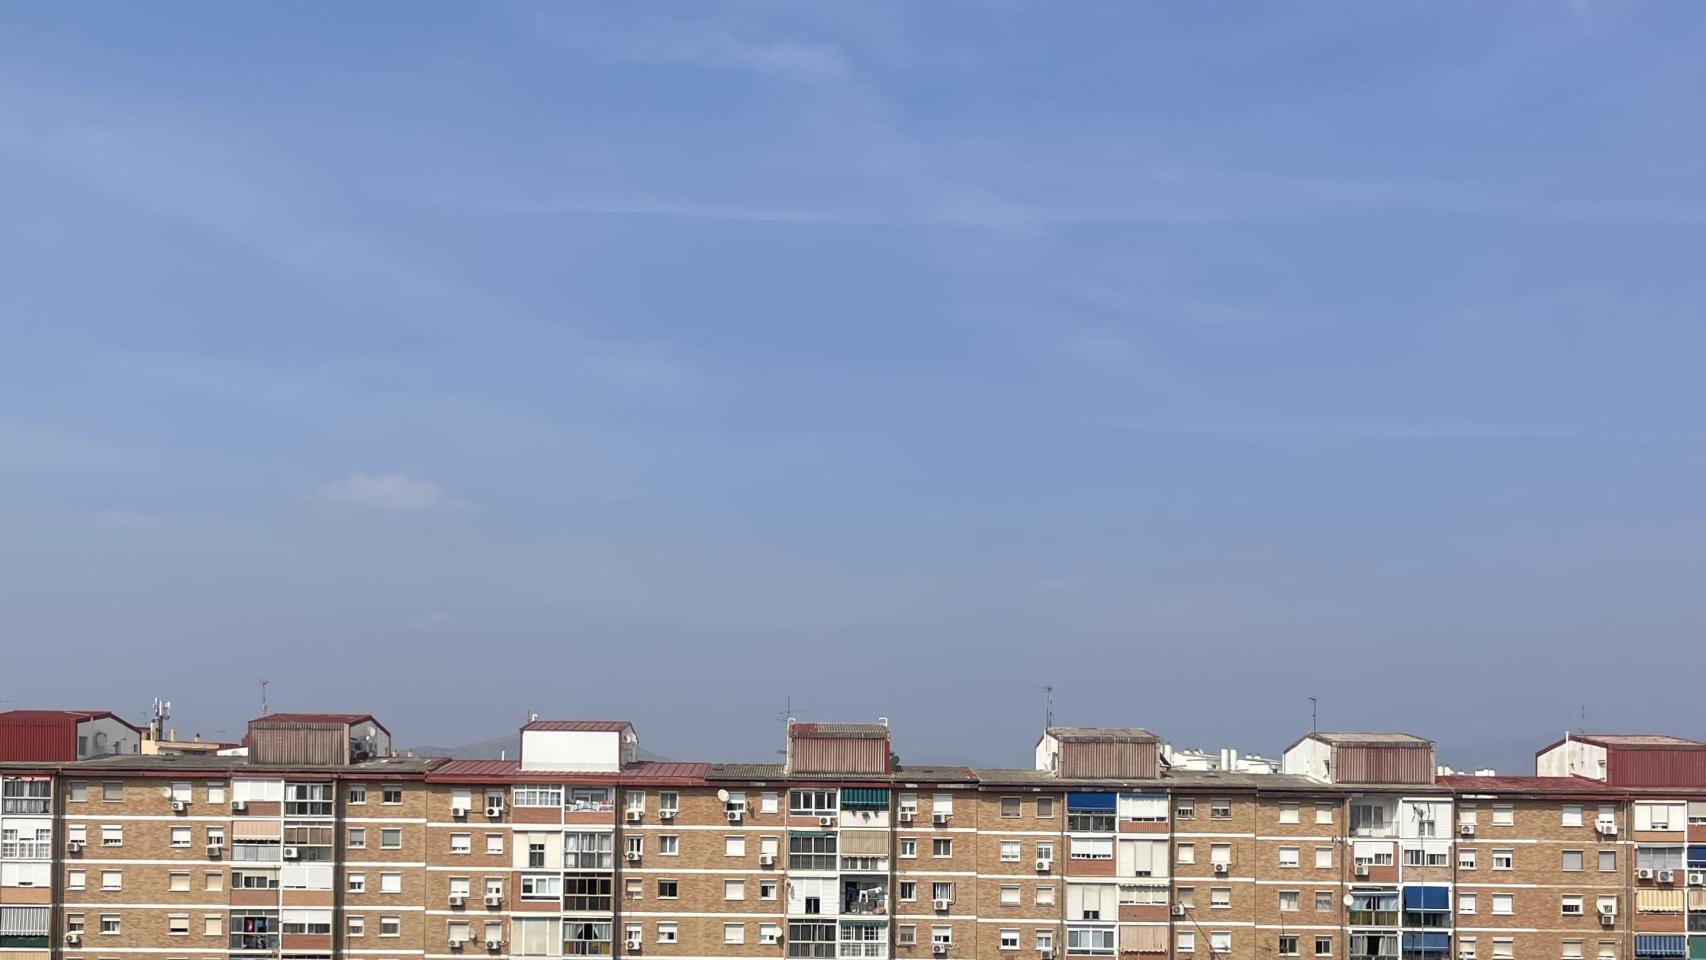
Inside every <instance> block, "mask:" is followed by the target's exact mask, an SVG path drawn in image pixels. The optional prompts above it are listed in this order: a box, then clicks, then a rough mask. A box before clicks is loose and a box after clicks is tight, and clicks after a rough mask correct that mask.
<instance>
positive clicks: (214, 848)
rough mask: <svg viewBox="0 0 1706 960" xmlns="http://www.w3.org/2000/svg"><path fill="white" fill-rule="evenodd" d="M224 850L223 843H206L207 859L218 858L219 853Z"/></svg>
mask: <svg viewBox="0 0 1706 960" xmlns="http://www.w3.org/2000/svg"><path fill="white" fill-rule="evenodd" d="M224 852H225V844H223V843H210V844H208V845H207V858H208V859H209V860H218V859H219V855H220V854H221V853H224Z"/></svg>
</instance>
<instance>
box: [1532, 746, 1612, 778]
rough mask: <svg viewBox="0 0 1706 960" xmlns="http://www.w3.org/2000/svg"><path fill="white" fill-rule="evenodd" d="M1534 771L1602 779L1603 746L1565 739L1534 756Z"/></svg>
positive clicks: (1547, 774)
mask: <svg viewBox="0 0 1706 960" xmlns="http://www.w3.org/2000/svg"><path fill="white" fill-rule="evenodd" d="M1534 773H1535V775H1536V776H1541V777H1591V778H1592V779H1594V780H1604V779H1605V748H1604V747H1601V746H1596V745H1594V744H1591V743H1583V742H1582V741H1580V740H1565V741H1564V742H1563V743H1560V744H1558V745H1557V746H1556V747H1553V748H1552V749H1550V750H1548V751H1546V752H1545V753H1542V754H1540V755H1539V756H1537V757H1535V758H1534Z"/></svg>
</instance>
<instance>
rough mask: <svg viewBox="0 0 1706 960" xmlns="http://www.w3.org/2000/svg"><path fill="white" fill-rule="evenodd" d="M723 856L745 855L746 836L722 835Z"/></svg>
mask: <svg viewBox="0 0 1706 960" xmlns="http://www.w3.org/2000/svg"><path fill="white" fill-rule="evenodd" d="M723 856H725V857H744V856H746V838H745V837H743V836H731V837H724V838H723Z"/></svg>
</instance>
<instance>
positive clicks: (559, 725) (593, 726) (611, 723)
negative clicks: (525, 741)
mask: <svg viewBox="0 0 1706 960" xmlns="http://www.w3.org/2000/svg"><path fill="white" fill-rule="evenodd" d="M630 726H633V724H630V723H629V722H628V721H626V720H531V721H529V722H528V723H527V725H526V726H524V727H522V728H521V729H523V730H557V731H567V732H572V733H621V732H622V731H624V730H626V729H628V728H629V727H630Z"/></svg>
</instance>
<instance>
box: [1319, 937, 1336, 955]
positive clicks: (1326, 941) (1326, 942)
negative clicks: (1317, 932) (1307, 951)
mask: <svg viewBox="0 0 1706 960" xmlns="http://www.w3.org/2000/svg"><path fill="white" fill-rule="evenodd" d="M1315 955H1316V956H1317V957H1330V956H1332V955H1333V938H1332V937H1316V938H1315Z"/></svg>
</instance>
